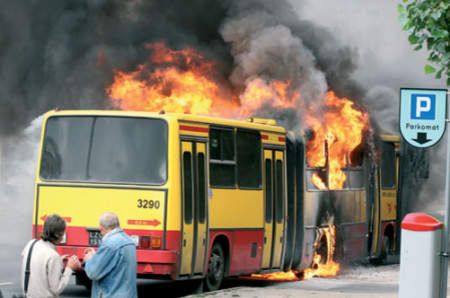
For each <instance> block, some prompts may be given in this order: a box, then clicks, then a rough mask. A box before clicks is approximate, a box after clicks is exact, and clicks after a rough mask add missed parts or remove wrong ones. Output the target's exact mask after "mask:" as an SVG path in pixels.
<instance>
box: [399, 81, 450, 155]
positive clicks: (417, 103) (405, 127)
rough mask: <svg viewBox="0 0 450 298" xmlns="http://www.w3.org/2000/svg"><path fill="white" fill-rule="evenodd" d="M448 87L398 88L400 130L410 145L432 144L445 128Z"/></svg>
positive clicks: (424, 145)
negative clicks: (446, 88)
mask: <svg viewBox="0 0 450 298" xmlns="http://www.w3.org/2000/svg"><path fill="white" fill-rule="evenodd" d="M446 115H447V90H445V89H437V90H436V89H433V90H432V89H409V88H408V89H407V88H404V89H400V132H401V134H402V136H403V138H404V139H405V140H406V141H407V142H408V143H409V144H411V145H413V146H415V147H419V148H426V147H430V146H433V145H434V144H436V143H437V142H439V140H440V139H441V138H442V135H443V134H444V131H445V127H446Z"/></svg>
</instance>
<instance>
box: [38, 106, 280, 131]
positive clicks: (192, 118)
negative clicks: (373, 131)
mask: <svg viewBox="0 0 450 298" xmlns="http://www.w3.org/2000/svg"><path fill="white" fill-rule="evenodd" d="M94 115H95V116H122V117H151V118H160V119H166V120H168V121H169V120H181V121H186V122H196V123H204V124H215V125H224V126H236V127H242V128H253V129H258V130H265V131H272V132H278V133H283V134H284V133H286V130H285V129H284V128H283V127H281V126H278V125H272V124H263V123H261V122H258V123H255V122H250V121H246V120H235V119H227V118H220V117H210V116H198V115H191V114H176V113H154V112H136V111H122V110H51V111H49V112H47V113H46V115H45V116H46V118H48V117H52V116H94ZM267 122H268V123H271V121H267Z"/></svg>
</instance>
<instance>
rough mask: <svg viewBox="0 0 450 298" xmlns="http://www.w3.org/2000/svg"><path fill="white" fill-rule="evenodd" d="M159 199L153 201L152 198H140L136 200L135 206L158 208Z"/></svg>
mask: <svg viewBox="0 0 450 298" xmlns="http://www.w3.org/2000/svg"><path fill="white" fill-rule="evenodd" d="M159 205H160V203H159V201H153V200H141V199H139V200H138V201H137V207H138V208H144V209H153V208H154V209H159Z"/></svg>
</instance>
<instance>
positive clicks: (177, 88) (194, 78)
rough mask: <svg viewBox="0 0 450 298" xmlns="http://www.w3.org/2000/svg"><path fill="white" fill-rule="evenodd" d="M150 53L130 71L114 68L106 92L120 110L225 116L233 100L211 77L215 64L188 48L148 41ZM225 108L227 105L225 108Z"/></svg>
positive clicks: (233, 103)
mask: <svg viewBox="0 0 450 298" xmlns="http://www.w3.org/2000/svg"><path fill="white" fill-rule="evenodd" d="M147 48H148V49H149V50H151V52H152V54H151V56H150V57H149V60H148V61H147V63H145V64H140V65H139V66H138V67H137V68H136V69H135V70H134V71H131V72H124V71H121V70H117V71H116V73H115V77H114V82H113V84H112V85H111V86H110V87H108V88H107V93H108V95H109V96H110V98H111V99H112V101H113V103H114V104H115V105H116V106H117V107H118V108H120V109H122V110H137V111H153V112H158V111H161V110H164V111H166V112H174V113H190V114H200V115H211V114H212V115H219V114H220V115H223V114H225V115H226V111H229V107H233V106H235V105H237V102H236V99H235V98H233V97H231V98H230V96H229V94H226V93H224V92H223V90H222V89H221V88H220V86H219V85H218V84H217V83H216V82H215V81H214V80H213V79H212V78H213V77H214V76H215V75H216V71H215V70H216V65H215V64H214V63H213V62H211V61H210V60H207V59H206V58H204V57H203V56H202V55H200V54H199V53H198V52H197V51H195V50H194V49H191V48H186V49H183V50H171V49H169V48H167V47H166V46H165V44H164V43H162V42H157V43H152V44H148V45H147ZM227 107H228V108H227Z"/></svg>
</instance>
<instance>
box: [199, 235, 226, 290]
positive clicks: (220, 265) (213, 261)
mask: <svg viewBox="0 0 450 298" xmlns="http://www.w3.org/2000/svg"><path fill="white" fill-rule="evenodd" d="M229 256H230V245H229V240H228V238H227V237H226V236H225V235H218V236H217V237H216V238H214V241H213V245H212V246H211V251H210V253H209V256H208V261H207V268H206V269H207V272H206V276H205V283H204V286H205V290H207V291H215V290H218V289H219V288H220V286H221V284H222V281H223V279H224V277H225V276H227V275H228V272H229V263H230V261H229V260H230V258H229Z"/></svg>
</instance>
